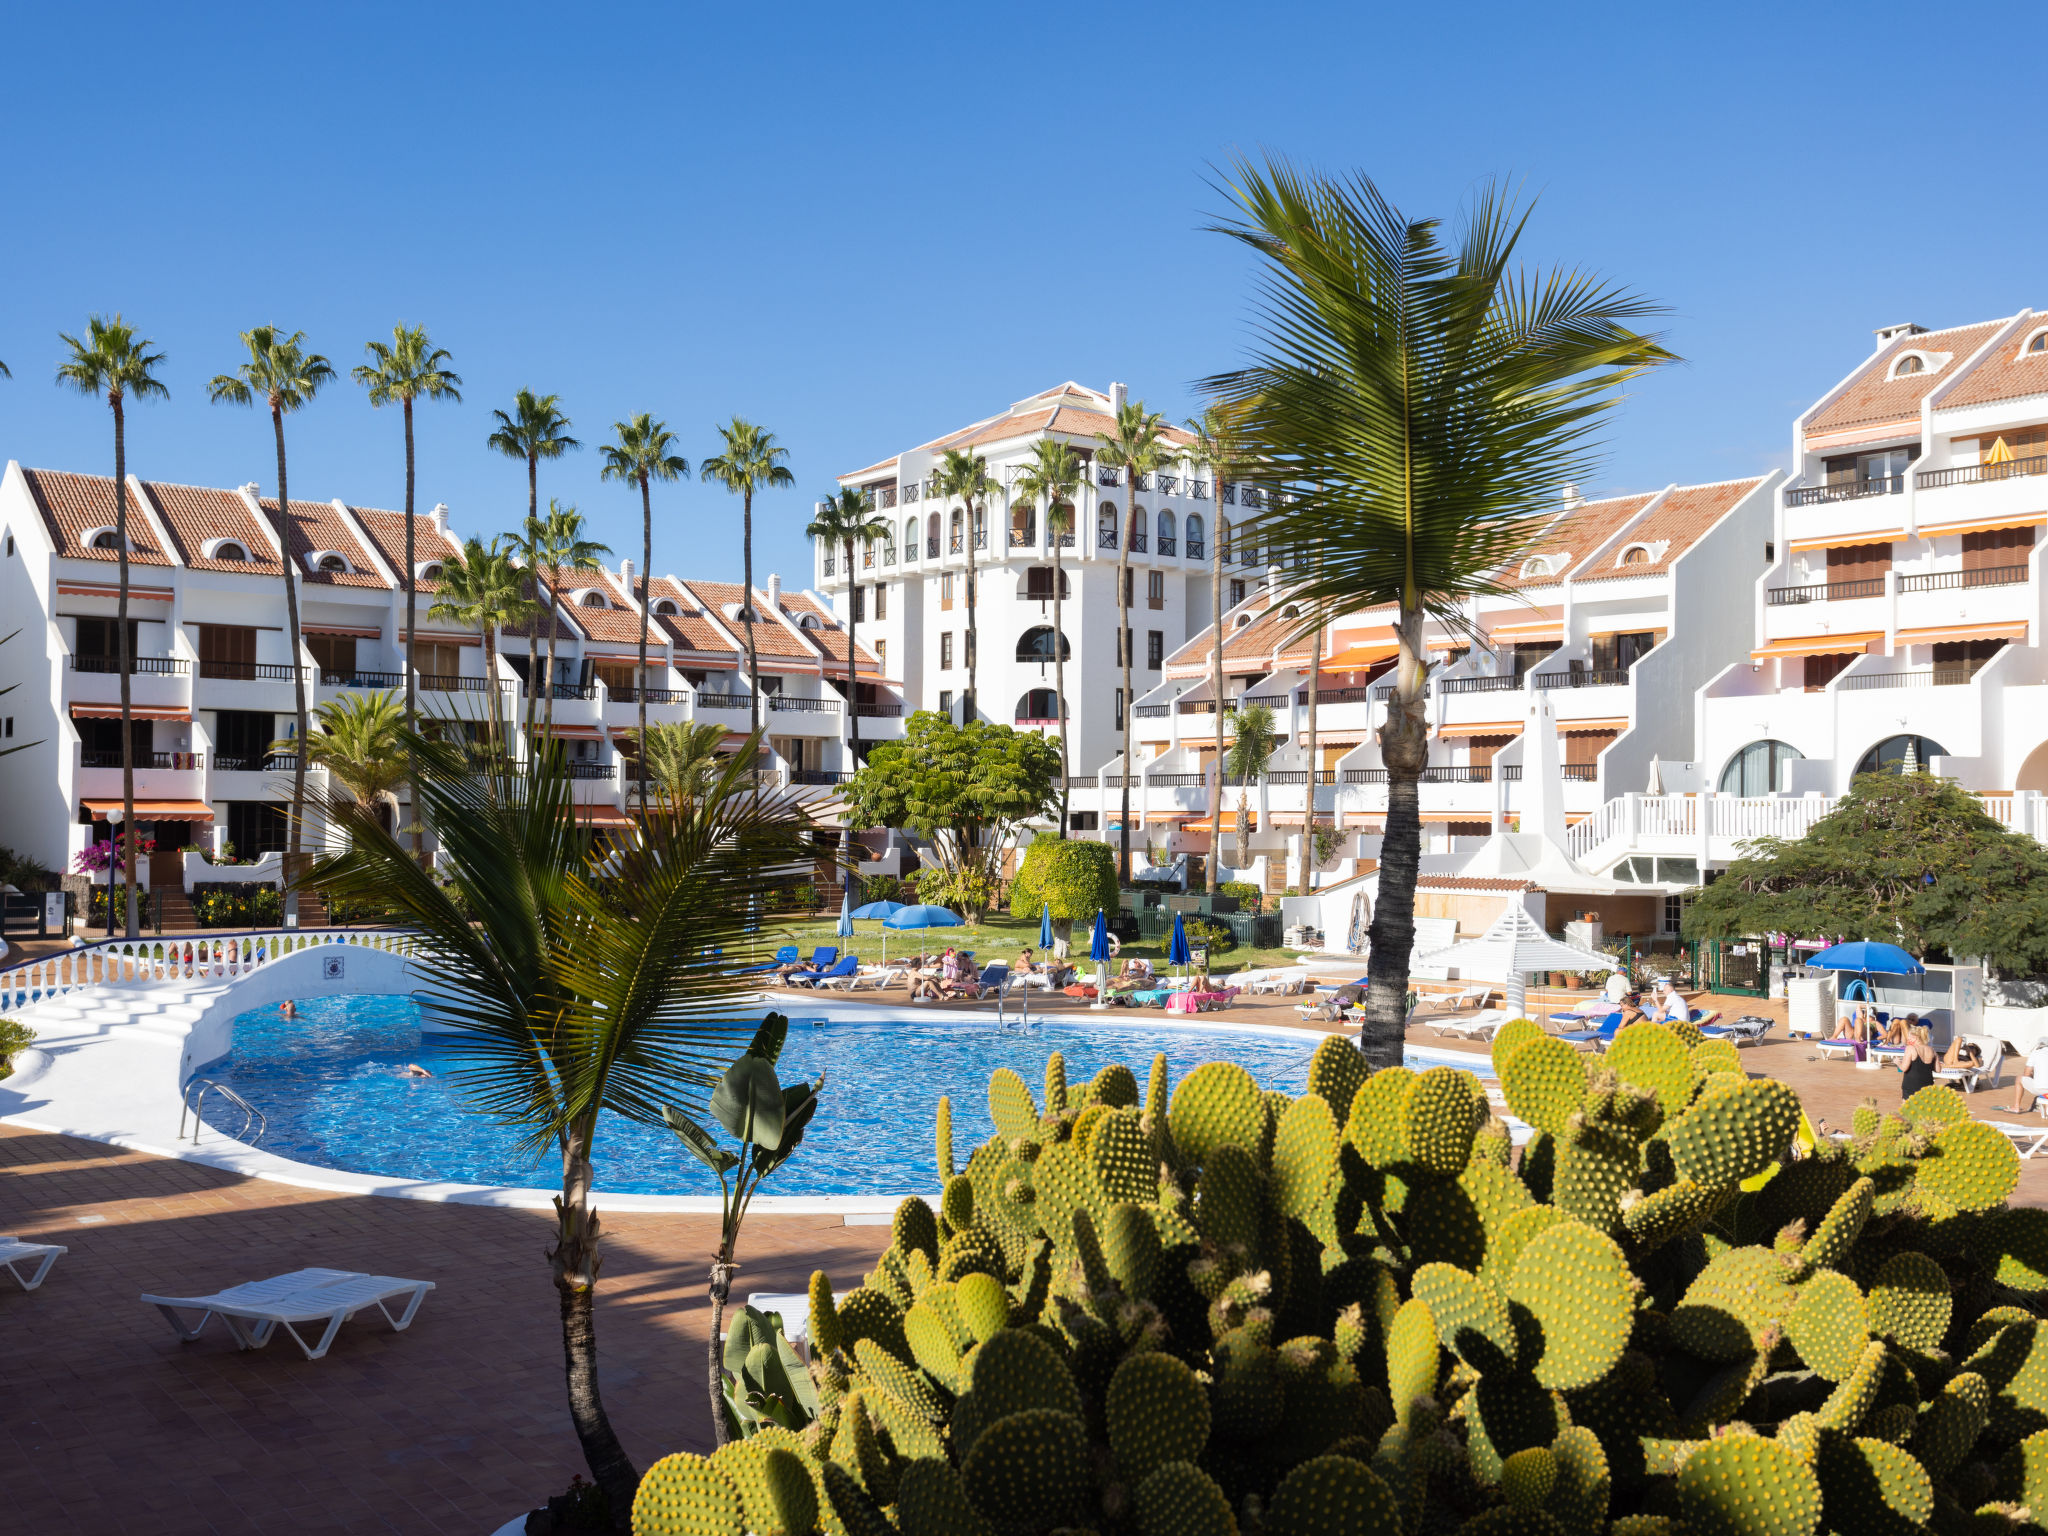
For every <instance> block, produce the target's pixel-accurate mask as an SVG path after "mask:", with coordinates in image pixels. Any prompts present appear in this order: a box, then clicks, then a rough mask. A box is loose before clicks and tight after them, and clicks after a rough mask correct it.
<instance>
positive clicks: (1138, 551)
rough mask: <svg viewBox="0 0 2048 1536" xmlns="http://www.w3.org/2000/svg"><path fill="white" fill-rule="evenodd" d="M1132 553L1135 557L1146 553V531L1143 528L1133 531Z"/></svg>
mask: <svg viewBox="0 0 2048 1536" xmlns="http://www.w3.org/2000/svg"><path fill="white" fill-rule="evenodd" d="M1131 553H1132V554H1134V555H1142V554H1144V553H1145V530H1144V529H1142V528H1134V529H1132V530H1131Z"/></svg>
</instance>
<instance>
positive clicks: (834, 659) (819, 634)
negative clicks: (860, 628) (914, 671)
mask: <svg viewBox="0 0 2048 1536" xmlns="http://www.w3.org/2000/svg"><path fill="white" fill-rule="evenodd" d="M782 608H783V611H784V612H785V613H787V614H789V615H790V616H791V617H792V618H794V619H795V620H796V623H797V633H798V634H800V635H802V636H803V637H804V639H806V640H808V641H809V642H810V643H811V644H812V645H814V646H816V647H817V648H818V652H819V654H820V655H822V656H823V657H824V658H825V660H826V661H827V662H828V663H829V664H830V666H828V668H827V670H828V671H829V670H831V668H834V667H836V668H837V669H838V670H839V672H840V673H841V674H842V675H843V674H844V673H845V671H846V646H847V635H846V629H845V627H844V626H843V625H841V624H840V622H839V620H838V619H837V618H835V617H834V616H833V614H832V611H831V610H830V609H829V608H825V607H821V606H820V605H819V604H817V603H814V602H812V601H811V599H810V598H808V597H806V596H805V595H804V594H803V593H801V592H785V593H783V594H782ZM806 614H808V615H811V616H812V617H814V618H816V619H817V621H818V623H817V627H816V628H811V627H809V626H807V625H805V624H804V622H803V619H804V616H805V615H806ZM853 665H854V670H855V671H856V672H880V671H881V670H882V664H881V662H879V661H878V660H876V659H875V653H874V652H873V651H871V650H869V649H868V648H867V647H866V646H864V645H862V646H856V647H855V656H854V661H853Z"/></svg>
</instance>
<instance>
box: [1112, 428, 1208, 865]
mask: <svg viewBox="0 0 2048 1536" xmlns="http://www.w3.org/2000/svg"><path fill="white" fill-rule="evenodd" d="M1168 454H1169V449H1168V446H1167V442H1166V418H1165V417H1164V416H1161V415H1160V414H1159V413H1158V412H1157V411H1148V410H1146V409H1145V402H1144V401H1142V400H1131V401H1127V402H1126V403H1124V404H1123V405H1120V406H1118V407H1117V409H1116V427H1115V430H1114V431H1111V432H1098V433H1096V434H1095V462H1096V463H1098V464H1100V465H1102V466H1103V467H1104V468H1106V469H1112V470H1122V471H1123V476H1124V484H1125V485H1126V486H1127V487H1128V488H1129V494H1128V495H1127V496H1126V497H1125V501H1126V503H1127V505H1126V506H1125V507H1124V515H1123V519H1122V522H1123V526H1122V528H1121V529H1120V530H1119V531H1118V534H1117V541H1116V551H1117V553H1116V649H1117V655H1118V656H1119V657H1120V658H1121V659H1122V663H1123V701H1124V707H1123V710H1122V714H1123V717H1124V729H1123V766H1122V770H1121V771H1120V772H1119V773H1118V775H1117V778H1118V779H1119V781H1120V782H1121V783H1122V786H1123V800H1122V802H1121V803H1122V807H1123V809H1122V812H1121V815H1120V817H1119V820H1120V821H1121V823H1122V825H1121V828H1120V830H1119V834H1118V835H1119V850H1118V854H1117V878H1118V879H1120V880H1122V881H1123V882H1124V883H1125V884H1127V885H1128V884H1129V883H1130V879H1131V772H1132V765H1131V720H1132V717H1133V716H1134V715H1135V714H1136V712H1137V711H1136V709H1135V707H1134V706H1135V705H1136V703H1137V699H1136V697H1135V696H1134V695H1133V694H1132V692H1131V536H1132V534H1134V533H1135V532H1137V531H1138V520H1137V505H1138V491H1139V488H1140V487H1141V486H1142V485H1143V483H1144V480H1145V477H1146V476H1147V475H1149V474H1151V473H1152V472H1153V471H1154V470H1156V469H1158V468H1159V467H1160V466H1161V465H1162V464H1164V463H1165V462H1166V461H1167V457H1168ZM1216 707H1217V708H1218V709H1221V708H1222V707H1223V700H1222V698H1221V696H1220V695H1219V696H1218V698H1217V701H1216Z"/></svg>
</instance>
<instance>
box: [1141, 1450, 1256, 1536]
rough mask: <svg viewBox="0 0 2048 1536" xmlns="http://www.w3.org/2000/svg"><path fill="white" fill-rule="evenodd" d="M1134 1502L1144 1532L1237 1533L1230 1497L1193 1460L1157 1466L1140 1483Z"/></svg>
mask: <svg viewBox="0 0 2048 1536" xmlns="http://www.w3.org/2000/svg"><path fill="white" fill-rule="evenodd" d="M1132 1506H1133V1508H1134V1509H1135V1511H1136V1513H1137V1517H1138V1530H1139V1531H1140V1532H1141V1533H1142V1536H1237V1521H1236V1519H1235V1518H1233V1517H1232V1515H1231V1513H1230V1500H1229V1499H1228V1498H1226V1497H1225V1496H1224V1493H1223V1490H1222V1489H1221V1488H1219V1487H1217V1486H1216V1482H1215V1479H1213V1478H1212V1477H1210V1476H1209V1475H1208V1474H1207V1473H1206V1472H1204V1471H1202V1470H1201V1468H1199V1467H1197V1466H1195V1465H1194V1464H1193V1463H1192V1462H1187V1461H1170V1462H1167V1463H1166V1464H1165V1465H1164V1466H1160V1467H1156V1468H1154V1469H1153V1471H1152V1472H1151V1473H1150V1474H1149V1475H1148V1476H1147V1477H1146V1478H1145V1480H1144V1481H1143V1482H1142V1483H1140V1484H1138V1486H1137V1490H1136V1492H1135V1494H1134V1495H1133V1500H1132Z"/></svg>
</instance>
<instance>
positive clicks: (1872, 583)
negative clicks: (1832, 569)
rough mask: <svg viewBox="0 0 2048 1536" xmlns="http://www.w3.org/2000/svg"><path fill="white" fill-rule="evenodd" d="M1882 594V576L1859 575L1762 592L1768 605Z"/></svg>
mask: <svg viewBox="0 0 2048 1536" xmlns="http://www.w3.org/2000/svg"><path fill="white" fill-rule="evenodd" d="M1882 596H1884V578H1883V577H1882V576H1859V577H1857V578H1856V579H1855V580H1854V581H1820V582H1813V583H1811V584H1809V585H1807V586H1803V587H1771V588H1769V589H1767V590H1766V591H1765V593H1764V603H1765V605H1766V606H1768V607H1772V608H1782V607H1784V606H1785V605H1786V604H1787V603H1839V602H1844V601H1848V600H1852V599H1855V598H1859V597H1882Z"/></svg>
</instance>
